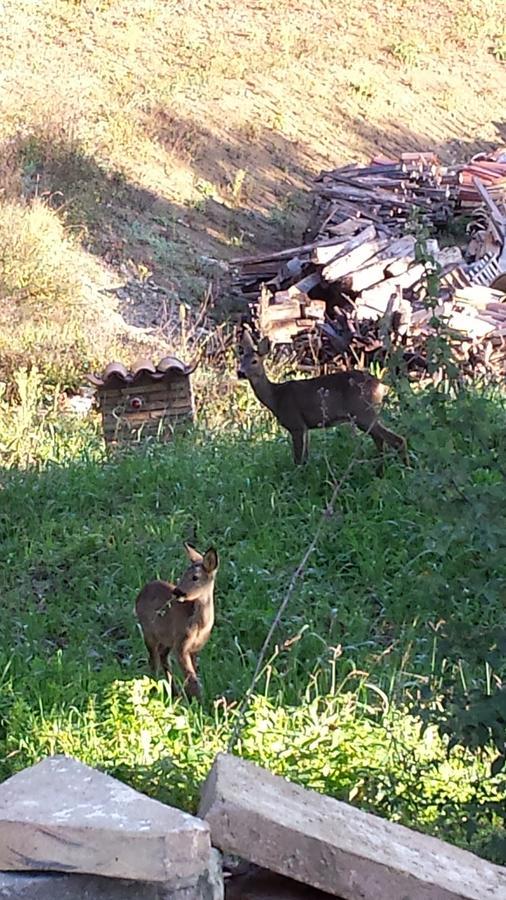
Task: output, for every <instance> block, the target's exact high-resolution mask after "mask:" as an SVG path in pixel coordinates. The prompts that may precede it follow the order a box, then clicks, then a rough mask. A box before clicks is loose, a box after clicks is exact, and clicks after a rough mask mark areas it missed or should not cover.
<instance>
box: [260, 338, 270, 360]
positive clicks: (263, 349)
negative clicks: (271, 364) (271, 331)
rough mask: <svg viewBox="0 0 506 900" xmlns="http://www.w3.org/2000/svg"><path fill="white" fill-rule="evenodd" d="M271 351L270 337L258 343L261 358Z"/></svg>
mask: <svg viewBox="0 0 506 900" xmlns="http://www.w3.org/2000/svg"><path fill="white" fill-rule="evenodd" d="M270 349H271V342H270V340H269V338H268V337H263V338H262V340H261V341H259V342H258V347H257V353H258V355H259V356H267V354H268V352H269V350H270Z"/></svg>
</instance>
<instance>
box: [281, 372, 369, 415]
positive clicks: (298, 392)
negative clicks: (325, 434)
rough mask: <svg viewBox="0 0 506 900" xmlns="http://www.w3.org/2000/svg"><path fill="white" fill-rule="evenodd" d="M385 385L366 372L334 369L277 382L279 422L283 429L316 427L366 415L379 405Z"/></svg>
mask: <svg viewBox="0 0 506 900" xmlns="http://www.w3.org/2000/svg"><path fill="white" fill-rule="evenodd" d="M385 390H386V389H385V387H384V385H382V384H381V382H380V381H379V380H378V379H377V378H375V377H374V376H373V375H370V374H369V373H368V372H360V371H353V372H336V373H334V374H332V375H321V376H319V377H318V378H308V379H306V380H303V381H285V382H282V383H281V384H278V385H277V390H276V400H277V414H278V418H279V421H280V422H281V424H282V425H284V426H285V428H289V429H290V428H297V427H301V426H305V427H306V428H317V427H319V426H325V425H332V424H334V423H336V422H342V421H345V420H348V419H349V418H350V417H351V418H362V417H364V416H366V415H368V414H369V415H370V414H371V411H372V410H376V409H378V408H379V407H380V406H381V403H382V401H383V397H384V394H385Z"/></svg>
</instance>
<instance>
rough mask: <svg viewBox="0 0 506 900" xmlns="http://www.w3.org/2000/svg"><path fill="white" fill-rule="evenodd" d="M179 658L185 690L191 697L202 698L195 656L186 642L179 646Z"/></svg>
mask: <svg viewBox="0 0 506 900" xmlns="http://www.w3.org/2000/svg"><path fill="white" fill-rule="evenodd" d="M177 658H178V661H179V665H180V666H181V669H182V670H183V674H184V689H185V692H186V693H187V695H188V696H189V697H197V698H198V699H200V693H201V691H200V683H199V679H198V675H197V672H196V669H195V665H194V662H193V658H194V657H193V656H192V654H191V653H190V651H189V649H188V645H187V644H186V643H183V644H181V646H180V647H179V649H178V653H177Z"/></svg>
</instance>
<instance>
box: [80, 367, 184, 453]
mask: <svg viewBox="0 0 506 900" xmlns="http://www.w3.org/2000/svg"><path fill="white" fill-rule="evenodd" d="M195 368H196V364H195V365H191V366H189V365H186V364H185V363H183V362H181V360H180V359H177V358H176V357H175V356H165V357H164V358H163V359H162V360H160V362H159V363H158V365H157V366H155V365H154V364H153V363H152V362H151V360H140V361H139V362H138V363H137V364H136V365H135V366H134V367H133V368H132V369H131V370H130V371H128V370H127V369H126V368H125V366H124V365H123V364H122V363H117V362H112V363H110V364H109V365H108V366H107V368H106V369H105V370H104V372H103V373H102V375H90V376H88V380H89V381H90V383H91V384H93V385H94V387H95V388H96V391H97V398H98V403H99V407H100V411H101V413H102V426H103V431H104V438H105V441H106V443H107V444H109V445H119V444H128V443H138V442H139V441H142V440H144V439H146V438H151V439H153V438H154V439H156V440H159V441H170V440H171V439H172V436H173V434H174V430H175V429H177V428H178V427H179V426H181V425H182V424H184V423H188V422H193V420H194V417H195V408H194V402H193V392H192V385H191V374H192V372H193V371H194V370H195Z"/></svg>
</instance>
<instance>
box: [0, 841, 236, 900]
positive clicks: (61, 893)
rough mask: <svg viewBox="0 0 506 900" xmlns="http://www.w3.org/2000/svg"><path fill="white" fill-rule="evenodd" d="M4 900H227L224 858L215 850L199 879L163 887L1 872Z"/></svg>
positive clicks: (97, 877) (0, 889) (0, 897)
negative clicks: (222, 859) (224, 893)
mask: <svg viewBox="0 0 506 900" xmlns="http://www.w3.org/2000/svg"><path fill="white" fill-rule="evenodd" d="M0 900H223V875H222V867H221V857H220V854H219V853H218V852H217V851H216V850H211V853H210V856H209V860H208V867H207V869H206V871H205V872H203V873H201V874H200V875H198V876H197V878H192V879H189V878H184V879H172V880H171V881H170V882H164V883H163V884H162V883H160V882H158V883H156V882H152V881H151V882H146V881H127V880H125V879H123V878H105V877H103V876H101V875H74V874H72V875H64V874H61V873H56V872H38V873H34V872H23V873H20V872H16V873H14V872H0Z"/></svg>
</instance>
